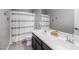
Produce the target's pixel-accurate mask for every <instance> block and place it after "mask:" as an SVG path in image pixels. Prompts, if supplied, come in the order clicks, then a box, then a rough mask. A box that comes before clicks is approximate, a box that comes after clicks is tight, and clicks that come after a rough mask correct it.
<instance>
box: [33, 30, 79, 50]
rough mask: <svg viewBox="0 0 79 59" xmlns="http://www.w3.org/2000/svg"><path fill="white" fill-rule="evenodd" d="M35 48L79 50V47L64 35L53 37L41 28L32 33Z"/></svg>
mask: <svg viewBox="0 0 79 59" xmlns="http://www.w3.org/2000/svg"><path fill="white" fill-rule="evenodd" d="M32 48H33V50H79V47H78V46H76V45H74V44H72V43H70V42H67V41H66V38H65V37H64V36H62V37H59V38H55V37H51V36H50V35H49V34H48V32H43V31H41V30H37V31H33V33H32Z"/></svg>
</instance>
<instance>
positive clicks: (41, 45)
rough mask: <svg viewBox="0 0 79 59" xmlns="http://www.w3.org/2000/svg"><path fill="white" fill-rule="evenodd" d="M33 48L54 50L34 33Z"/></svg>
mask: <svg viewBox="0 0 79 59" xmlns="http://www.w3.org/2000/svg"><path fill="white" fill-rule="evenodd" d="M32 48H33V50H52V49H51V48H50V47H48V46H47V45H46V44H45V43H44V42H43V41H41V39H39V38H38V37H37V36H36V35H35V34H34V33H32Z"/></svg>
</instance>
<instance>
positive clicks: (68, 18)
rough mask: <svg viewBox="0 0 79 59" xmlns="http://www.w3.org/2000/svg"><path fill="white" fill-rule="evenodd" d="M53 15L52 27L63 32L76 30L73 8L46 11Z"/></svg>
mask: <svg viewBox="0 0 79 59" xmlns="http://www.w3.org/2000/svg"><path fill="white" fill-rule="evenodd" d="M46 12H47V13H48V14H50V16H51V21H50V27H51V28H52V29H56V30H60V31H63V32H68V33H73V32H74V10H73V9H51V10H50V9H49V10H47V11H46Z"/></svg>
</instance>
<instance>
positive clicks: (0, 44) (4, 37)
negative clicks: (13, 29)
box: [0, 9, 9, 49]
mask: <svg viewBox="0 0 79 59" xmlns="http://www.w3.org/2000/svg"><path fill="white" fill-rule="evenodd" d="M7 12H8V10H3V9H0V49H6V48H7V46H8V43H9V20H8V15H7V14H6V13H7Z"/></svg>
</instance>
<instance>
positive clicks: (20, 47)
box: [8, 42, 32, 50]
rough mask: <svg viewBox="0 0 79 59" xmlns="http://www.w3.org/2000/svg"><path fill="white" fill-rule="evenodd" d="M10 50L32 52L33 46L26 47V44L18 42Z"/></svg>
mask: <svg viewBox="0 0 79 59" xmlns="http://www.w3.org/2000/svg"><path fill="white" fill-rule="evenodd" d="M8 50H32V46H26V43H22V42H17V43H13V44H11V45H10V46H9V49H8Z"/></svg>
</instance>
